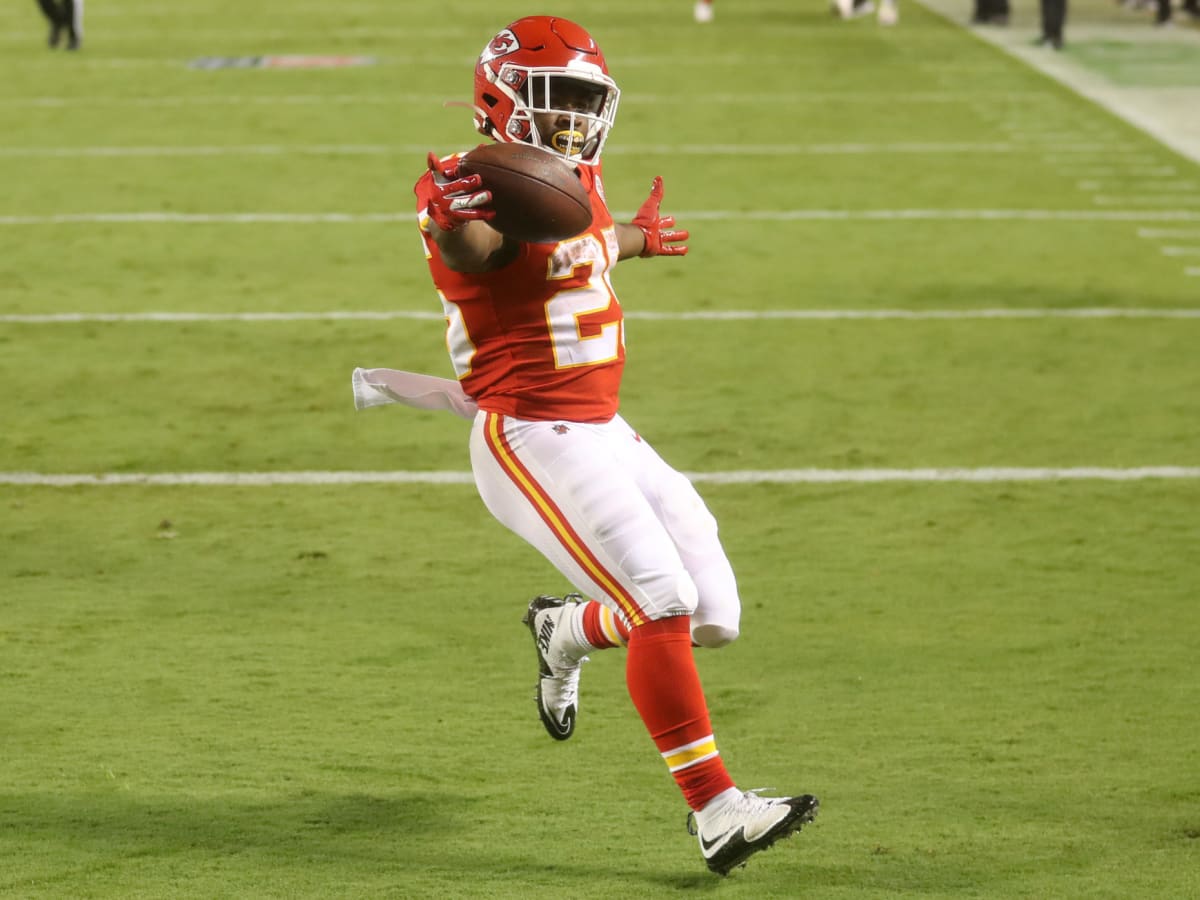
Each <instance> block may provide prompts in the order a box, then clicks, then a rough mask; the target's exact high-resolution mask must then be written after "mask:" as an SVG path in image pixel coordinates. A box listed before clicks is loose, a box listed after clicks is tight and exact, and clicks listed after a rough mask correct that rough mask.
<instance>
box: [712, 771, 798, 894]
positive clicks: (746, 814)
mask: <svg viewBox="0 0 1200 900" xmlns="http://www.w3.org/2000/svg"><path fill="white" fill-rule="evenodd" d="M819 807H820V803H818V801H817V798H816V797H814V796H813V795H812V794H804V795H803V796H800V797H759V796H758V795H757V794H755V793H753V792H752V791H748V792H746V793H744V794H742V796H741V797H739V798H737V799H736V800H734V801H733V802H731V803H730V804H729V805H728V806H727V807H726V808H724V809H722V810H720V811H719V812H718V813H716V814H715V815H714V816H713V817H712V819H711V821H707V822H705V824H704V825H703V826H699V825H698V823H697V824H693V821H694V820H693V817H691V816H689V821H688V831H689V832H690V833H691V834H694V835H696V836H697V837H699V839H700V852H701V853H703V854H704V861H705V862H707V863H708V867H709V869H711V870H712V871H714V872H716V873H717V874H718V875H728V874H729V872H730V870H731V869H734V868H736V867H737V866H740V865H744V864H745V862H746V860H748V859H749V858H750V857H751V856H753V855H754V854H755V853H757V852H758V851H760V850H766V849H767V848H768V847H770V846H771V845H772V844H774V843H775V842H776V841H777V840H779V839H780V838H784V837H787V836H788V835H789V834H792V833H794V832H797V831H799V830H800V829H801V827H802V826H804V825H807V824H808V823H809V822H811V821H812V820H813V817H814V816H815V815H816V814H817V810H818V808H819Z"/></svg>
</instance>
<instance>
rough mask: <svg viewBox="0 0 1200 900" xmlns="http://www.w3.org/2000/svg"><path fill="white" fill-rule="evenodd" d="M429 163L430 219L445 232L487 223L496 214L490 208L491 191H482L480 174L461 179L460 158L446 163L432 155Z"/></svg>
mask: <svg viewBox="0 0 1200 900" xmlns="http://www.w3.org/2000/svg"><path fill="white" fill-rule="evenodd" d="M427 164H428V166H429V171H430V172H432V173H433V191H432V193H431V195H430V197H429V218H431V219H433V221H434V222H435V223H436V224H437V227H438V228H440V229H442V231H457V230H458V229H459V228H462V227H463V226H464V225H466V224H467V223H468V222H472V221H475V220H478V219H483V220H487V219H491V218H493V217H494V216H495V215H496V211H495V210H494V209H491V208H490V207H489V204H490V203H491V202H492V192H491V191H485V190H480V188H481V187H482V186H483V179H482V178H481V177H480V176H478V175H467V176H466V177H459V171H458V165H459V160H458V159H457V158H454V159H449V160H446V161H444V162H443V161H442V160H440V159H438V158H437V156H435V155H434V154H432V153H430V154H429V158H428V160H427Z"/></svg>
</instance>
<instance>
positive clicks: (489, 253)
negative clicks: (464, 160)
mask: <svg viewBox="0 0 1200 900" xmlns="http://www.w3.org/2000/svg"><path fill="white" fill-rule="evenodd" d="M458 163H459V160H458V159H457V158H454V157H452V158H450V159H448V160H446V161H441V160H439V159H438V158H437V157H436V156H434V155H433V154H432V153H430V154H429V158H428V165H429V171H430V172H431V184H430V195H429V203H428V206H427V207H426V210H427V212H428V213H429V222H428V223H426V229H427V231H428V232H429V236H430V237H431V238H433V242H434V243H435V244H436V245H437V248H438V252H439V253H440V254H441V256H442V261H443V262H444V263H445V264H446V265H447V266H448V267H449V268H450V269H452V270H454V271H455V272H490V271H492V270H493V269H499V268H501V267H502V266H505V265H507V264H508V263H510V262H511V261H512V260H513V258H514V257H515V256H516V253H517V250H518V248H519V245H518V244H517V242H516V241H513V240H510V239H509V238H506V237H505V236H504V235H502V234H501V233H500V232H498V231H497V230H496V229H494V228H492V227H491V226H490V225H488V224H487V220H488V219H491V218H492V217H493V216H495V215H496V212H495V210H493V209H492V208H491V203H492V194H491V191H486V190H482V189H481V188H482V184H483V181H482V179H481V178H480V177H479V176H478V175H468V176H466V177H459V173H458Z"/></svg>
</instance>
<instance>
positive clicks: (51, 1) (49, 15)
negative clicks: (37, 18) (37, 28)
mask: <svg viewBox="0 0 1200 900" xmlns="http://www.w3.org/2000/svg"><path fill="white" fill-rule="evenodd" d="M37 5H38V6H39V7H41V10H42V15H44V16H45V17H46V21H47V22H49V23H50V37H49V39H48V40H47V42H46V43H47V44H49V45H50V46H51V47H57V46H58V42H59V40H60V39H61V38H62V33H63V26H64V25H65V23H64V22H63V19H62V14H61V13H60V11H59V9H58V3H57V2H56V0H37Z"/></svg>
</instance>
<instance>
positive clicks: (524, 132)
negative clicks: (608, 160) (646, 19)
mask: <svg viewBox="0 0 1200 900" xmlns="http://www.w3.org/2000/svg"><path fill="white" fill-rule="evenodd" d="M620 95H621V92H620V91H619V90H617V83H616V82H615V81H613V80H612V78H610V77H609V75H608V66H607V65H606V64H605V62H604V54H603V53H601V52H600V48H599V47H598V46H597V45H596V42H595V41H594V40H593V39H592V36H591V35H590V34H588V33H587V32H586V31H585V30H584V29H583V28H582V27H581V26H579V25H576V24H575V23H574V22H570V21H568V20H567V19H560V18H556V17H554V16H528V17H526V18H524V19H518V20H517V21H516V22H513V23H512V24H511V25H509V26H508V27H507V28H505V29H504V30H503V31H501V32H500V33H499V34H497V35H496V36H495V37H494V38H492V39H491V41H490V42H488V45H487V46H486V47H484V48H483V53H481V54H480V55H479V61H478V62H477V63H476V64H475V127H476V128H478V129H479V131H480V132H481V133H482V134H485V135H487V136H488V137H491V138H494V139H495V140H497V141H504V142H506V143H516V142H523V143H526V144H532V145H534V146H535V147H542V148H544V149H546V150H550V151H551V152H553V153H558V154H560V155H561V156H563V157H565V158H566V159H567V160H568V161H570V162H573V163H584V164H586V165H589V166H594V165H596V164H597V163H598V162H600V151H601V149H603V147H604V141H605V140H606V139H607V138H608V131H609V129H610V128H612V125H613V121H614V120H615V119H616V116H617V100H618V98H619V97H620ZM535 116H536V117H537V118H535ZM542 123H546V124H542ZM543 129H545V132H546V133H545V134H544V133H543Z"/></svg>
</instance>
